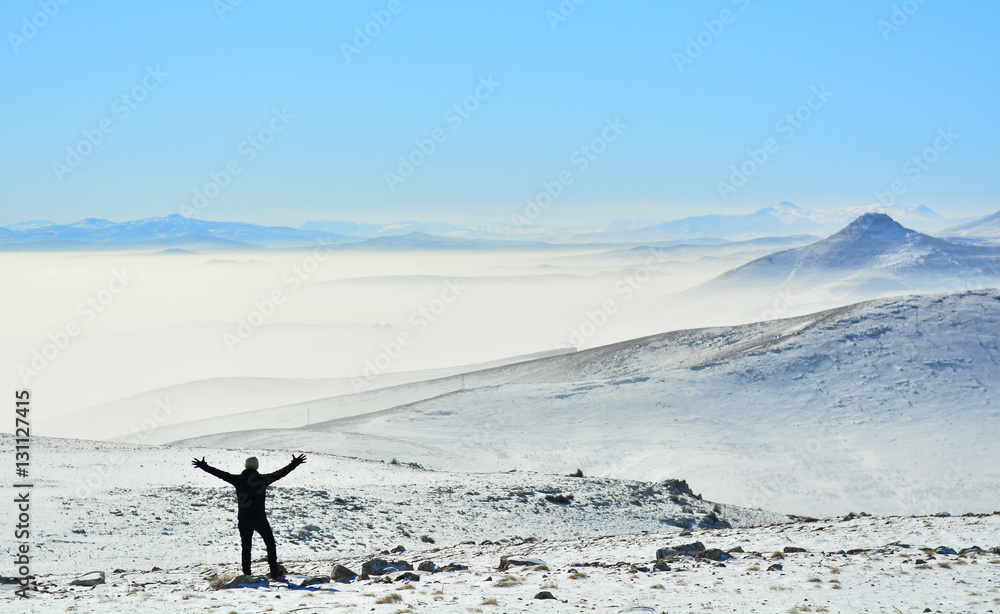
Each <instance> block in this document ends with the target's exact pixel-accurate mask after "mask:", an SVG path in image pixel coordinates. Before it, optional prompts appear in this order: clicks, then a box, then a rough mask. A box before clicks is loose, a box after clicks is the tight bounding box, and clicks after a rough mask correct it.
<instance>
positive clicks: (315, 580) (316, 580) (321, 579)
mask: <svg viewBox="0 0 1000 614" xmlns="http://www.w3.org/2000/svg"><path fill="white" fill-rule="evenodd" d="M329 583H330V578H328V577H326V576H313V577H311V578H306V579H305V580H303V581H302V583H301V584H299V586H301V587H303V588H305V587H307V586H312V585H314V584H329Z"/></svg>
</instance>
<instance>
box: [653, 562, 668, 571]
mask: <svg viewBox="0 0 1000 614" xmlns="http://www.w3.org/2000/svg"><path fill="white" fill-rule="evenodd" d="M653 569H655V570H656V571H670V565H668V564H667V562H666V561H663V560H660V561H656V564H655V565H653Z"/></svg>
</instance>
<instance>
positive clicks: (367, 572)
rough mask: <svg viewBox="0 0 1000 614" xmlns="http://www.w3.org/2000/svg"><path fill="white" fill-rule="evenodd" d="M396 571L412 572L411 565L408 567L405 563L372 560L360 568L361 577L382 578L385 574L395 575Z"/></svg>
mask: <svg viewBox="0 0 1000 614" xmlns="http://www.w3.org/2000/svg"><path fill="white" fill-rule="evenodd" d="M397 571H413V565H410V564H409V563H407V562H406V561H386V560H385V559H372V560H370V561H368V562H367V563H365V564H364V565H362V566H361V575H362V576H382V575H385V574H387V573H395V572H397Z"/></svg>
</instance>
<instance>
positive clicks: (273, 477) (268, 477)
mask: <svg viewBox="0 0 1000 614" xmlns="http://www.w3.org/2000/svg"><path fill="white" fill-rule="evenodd" d="M304 462H306V455H305V454H299V455H298V456H292V462H290V463H288V464H287V465H285V466H284V467H282V468H281V469H278V470H277V471H275V472H274V473H268V474H265V475H262V476H260V477H262V478H264V481H265V482H267V483H268V484H273V483H274V482H277V481H278V480H280V479H281V478H283V477H285V476H286V475H288V474H289V473H291V472H292V469H295V468H296V467H298V466H299V465H301V464H302V463H304Z"/></svg>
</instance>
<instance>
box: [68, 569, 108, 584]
mask: <svg viewBox="0 0 1000 614" xmlns="http://www.w3.org/2000/svg"><path fill="white" fill-rule="evenodd" d="M98 584H104V572H103V571H91V572H89V573H86V574H84V575H82V576H80V577H79V578H77V579H75V580H73V581H72V582H70V583H69V585H70V586H97V585H98Z"/></svg>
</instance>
